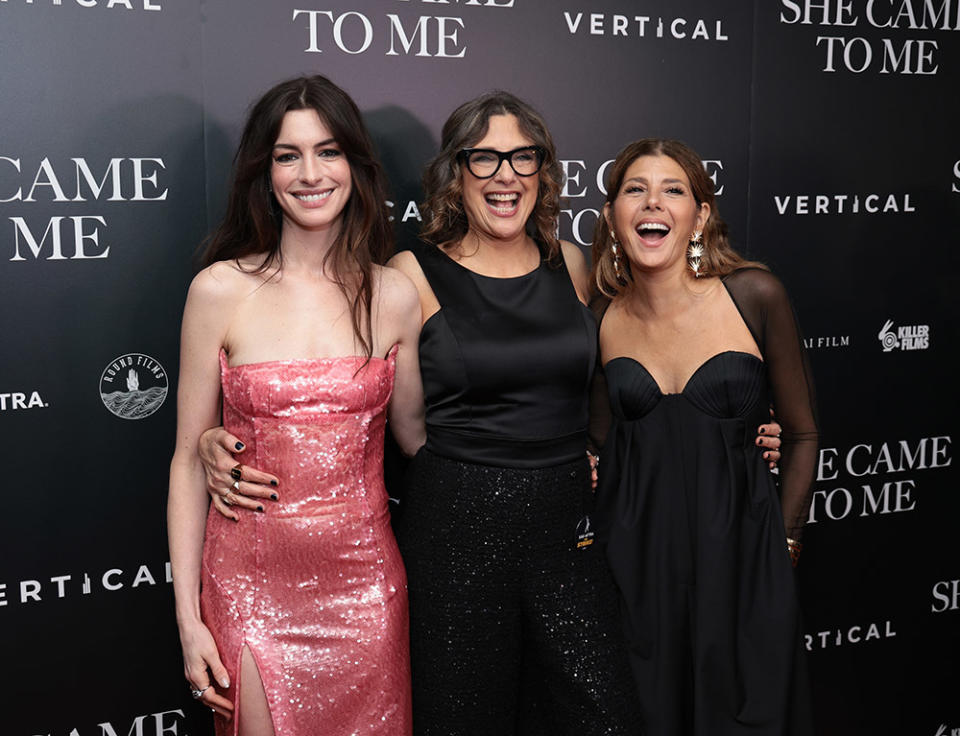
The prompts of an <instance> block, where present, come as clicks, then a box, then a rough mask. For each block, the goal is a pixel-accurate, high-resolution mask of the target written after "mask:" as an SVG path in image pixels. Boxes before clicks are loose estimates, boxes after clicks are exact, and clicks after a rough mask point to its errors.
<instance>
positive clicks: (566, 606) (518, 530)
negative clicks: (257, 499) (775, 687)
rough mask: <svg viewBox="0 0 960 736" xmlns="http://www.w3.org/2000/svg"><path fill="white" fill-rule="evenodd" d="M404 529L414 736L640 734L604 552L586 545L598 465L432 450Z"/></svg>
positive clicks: (411, 480)
mask: <svg viewBox="0 0 960 736" xmlns="http://www.w3.org/2000/svg"><path fill="white" fill-rule="evenodd" d="M407 480H408V482H407V484H406V485H407V487H406V491H405V494H404V499H403V502H402V510H401V513H400V514H399V515H398V518H397V520H396V522H395V524H396V529H397V537H398V542H399V543H400V549H401V553H402V555H403V559H404V563H405V564H406V568H407V578H408V584H409V594H410V629H411V631H410V635H411V646H410V649H411V658H412V677H413V727H414V733H415V734H416V736H471V735H472V734H476V735H477V736H492V735H494V734H496V735H497V736H511V735H512V734H515V735H516V736H532V735H534V734H549V735H550V736H563V735H565V734H569V735H570V736H573V735H574V734H576V736H600V735H601V734H602V735H603V736H627V735H629V736H635V735H636V734H639V733H640V716H639V704H638V702H637V694H636V690H635V687H634V684H633V678H632V676H631V673H630V666H629V662H628V659H627V654H626V650H625V645H624V642H623V634H622V630H621V628H620V621H619V612H618V601H617V594H616V591H615V588H614V586H613V581H612V579H611V577H610V573H609V570H608V568H607V564H606V561H605V559H604V556H603V551H602V550H601V549H599V548H598V545H596V544H595V545H593V546H591V547H588V548H586V549H580V550H578V549H576V538H577V525H578V522H579V521H580V520H581V519H582V518H583V517H584V515H586V514H587V513H588V512H589V503H590V499H591V497H592V496H591V493H590V488H589V466H588V465H587V462H586V457H584V459H583V461H577V462H572V463H567V464H564V465H558V466H554V467H549V468H536V469H531V470H528V469H523V470H519V469H514V468H499V467H491V466H485V465H474V464H470V463H464V462H460V461H457V460H451V459H448V458H444V457H440V456H438V455H435V454H433V453H431V452H430V451H428V450H426V449H423V450H421V451H420V452H419V454H418V455H417V457H416V458H415V459H414V460H413V462H412V464H411V467H410V469H409V472H408V476H407Z"/></svg>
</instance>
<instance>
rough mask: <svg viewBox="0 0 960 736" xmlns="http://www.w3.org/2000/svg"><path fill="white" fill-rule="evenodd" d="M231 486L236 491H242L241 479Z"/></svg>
mask: <svg viewBox="0 0 960 736" xmlns="http://www.w3.org/2000/svg"><path fill="white" fill-rule="evenodd" d="M230 487H231V488H232V489H233V492H234V493H240V481H238V480H235V481H233V484H232V485H231V486H230ZM227 493H230V491H227Z"/></svg>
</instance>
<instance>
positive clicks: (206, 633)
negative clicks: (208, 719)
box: [180, 621, 233, 719]
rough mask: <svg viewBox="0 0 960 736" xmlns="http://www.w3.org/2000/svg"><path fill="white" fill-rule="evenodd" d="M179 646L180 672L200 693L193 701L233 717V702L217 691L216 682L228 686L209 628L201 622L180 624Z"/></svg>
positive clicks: (220, 713)
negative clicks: (181, 652) (181, 650)
mask: <svg viewBox="0 0 960 736" xmlns="http://www.w3.org/2000/svg"><path fill="white" fill-rule="evenodd" d="M180 646H181V647H183V674H184V675H185V676H186V678H187V684H188V685H189V686H190V688H191V689H192V690H194V691H199V692H201V694H200V696H199V697H197V698H196V700H198V701H200V702H201V703H203V704H204V705H205V706H207V707H208V708H211V709H212V710H213V711H214V712H216V713H217V714H219V715H221V716H223V717H224V718H228V719H229V718H232V717H233V703H232V702H231V701H230V700H228V699H227V698H225V697H223V696H222V695H219V694H218V693H217V688H216V685H214V683H213V681H211V677H212V679H213V680H214V681H216V684H217V685H219V686H220V687H222V688H224V689H226V688H228V687H230V677H229V675H228V674H227V668H226V667H224V666H223V662H221V661H220V653H219V652H218V651H217V644H216V642H215V641H214V640H213V635H212V634H211V633H210V629H208V628H207V627H206V626H204V625H203V623H202V622H201V621H196V622H193V623H190V624H185V623H181V624H180Z"/></svg>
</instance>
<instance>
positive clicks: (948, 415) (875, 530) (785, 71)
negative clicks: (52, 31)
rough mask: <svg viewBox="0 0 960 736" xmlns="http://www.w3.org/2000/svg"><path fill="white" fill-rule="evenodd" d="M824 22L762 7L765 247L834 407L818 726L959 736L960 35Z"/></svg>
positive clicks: (816, 512)
mask: <svg viewBox="0 0 960 736" xmlns="http://www.w3.org/2000/svg"><path fill="white" fill-rule="evenodd" d="M809 5H812V4H810V3H803V2H799V3H795V2H786V1H784V2H780V3H758V4H757V31H756V59H757V63H756V66H755V74H754V95H753V101H754V106H753V118H752V139H751V148H752V157H751V169H750V182H751V197H750V245H751V251H752V253H753V254H754V255H755V256H757V257H760V258H762V259H764V260H766V261H767V262H768V263H769V264H770V265H771V266H772V267H773V268H774V270H775V271H776V272H777V273H778V275H779V276H780V277H781V278H782V279H783V280H784V281H785V282H786V284H787V287H788V288H789V290H790V293H791V294H792V296H793V298H794V302H795V305H796V307H797V310H798V312H799V315H800V319H801V323H802V325H803V328H804V332H805V334H806V336H807V338H808V341H809V346H810V357H811V361H812V363H813V367H814V371H815V375H816V380H817V388H818V392H819V399H820V401H819V404H820V414H821V420H822V421H821V424H822V429H823V437H822V448H823V449H822V450H821V469H820V473H819V475H818V479H817V484H816V488H817V493H816V496H815V498H814V506H813V509H812V519H811V520H812V521H814V522H815V523H813V524H811V525H810V526H808V532H807V540H806V541H807V551H806V552H805V559H804V561H803V564H802V566H801V570H800V573H801V574H800V577H801V583H802V600H803V603H804V608H805V615H806V629H807V632H808V636H809V637H810V638H809V640H808V641H809V643H810V649H811V652H810V662H811V669H812V673H813V677H814V684H815V694H816V700H815V703H816V711H817V716H818V718H817V721H818V724H819V726H820V732H821V733H823V734H840V733H864V734H867V733H885V734H895V733H931V734H935V733H950V732H951V730H952V729H955V728H957V727H958V726H960V705H958V703H960V700H958V698H957V697H956V691H957V684H958V679H957V676H956V668H955V667H954V666H953V665H952V664H951V661H952V660H954V659H955V657H956V654H957V652H958V649H960V647H958V643H960V639H958V629H960V618H958V614H957V607H956V605H955V600H954V598H953V596H952V590H953V587H952V586H953V583H951V582H950V581H953V580H956V578H957V577H958V576H960V564H958V559H960V557H958V555H957V554H956V551H955V550H954V549H952V542H951V536H952V535H951V531H950V530H951V528H952V527H953V526H954V522H953V520H954V519H955V518H956V514H957V512H958V510H960V504H958V500H957V496H956V471H955V470H954V468H953V465H952V459H953V452H954V451H953V446H952V435H953V429H954V426H953V425H954V422H953V419H954V413H955V412H954V410H953V408H952V407H955V406H956V405H957V391H956V387H955V383H954V381H953V380H951V375H952V374H953V373H954V372H955V371H954V368H953V366H952V362H953V361H952V359H951V356H953V355H955V347H954V346H955V345H956V340H957V327H956V319H955V314H956V308H955V306H954V304H955V301H954V297H953V295H954V294H955V293H956V287H957V263H958V261H957V256H956V249H955V247H953V246H952V245H951V244H952V243H955V242H956V236H955V235H952V234H948V232H950V231H952V229H953V228H952V226H951V225H949V224H948V223H953V222H955V221H956V220H957V216H958V215H960V197H958V195H957V193H955V192H952V191H951V189H952V185H953V184H955V177H954V172H953V168H954V166H955V162H956V160H957V158H958V157H960V149H958V147H957V145H956V142H955V139H956V135H955V130H956V124H955V119H956V116H957V113H958V112H960V103H958V99H957V97H956V95H954V94H950V95H945V90H947V89H948V88H951V87H952V86H953V85H955V81H956V79H957V75H958V72H960V58H958V54H957V50H958V46H957V42H956V40H955V35H956V34H955V33H952V32H951V31H944V30H942V29H941V28H942V25H943V18H944V16H943V15H941V16H940V18H941V20H940V22H939V23H936V24H933V23H931V22H930V20H931V19H930V18H927V19H926V20H924V17H923V8H921V6H922V5H923V4H922V3H917V2H914V3H912V4H911V3H899V2H898V3H880V2H875V3H869V4H868V3H866V2H859V1H858V2H849V3H821V4H820V5H825V6H828V7H827V9H826V13H825V12H824V10H823V9H822V8H820V9H818V8H815V7H809V8H808V6H809ZM927 5H929V6H930V8H934V9H936V8H945V7H947V6H949V4H944V3H930V4H927ZM841 6H843V7H841ZM904 6H911V8H907V9H904ZM910 11H914V15H913V21H914V22H912V23H911V20H910V15H909V13H910ZM899 13H903V14H902V15H899ZM838 14H839V15H838ZM948 16H949V18H952V20H949V21H948V25H949V27H951V28H952V29H954V30H956V26H957V23H956V20H957V19H956V17H955V16H956V8H955V7H952V8H951V9H949V11H948ZM888 23H890V24H892V25H890V26H889V27H887V24H888ZM877 25H880V26H885V27H882V28H878V27H875V26H877ZM911 25H912V26H914V28H910V26H911ZM924 25H926V28H923V27H922V26H924ZM933 25H936V26H937V28H936V29H934V28H933V27H931V26H933ZM894 26H897V27H894ZM818 39H819V40H818ZM830 39H834V40H830ZM921 43H922V44H923V46H922V48H923V54H924V58H923V59H921V58H920V57H918V49H920V48H921V46H920V44H921ZM932 44H936V45H937V48H936V49H933V45H932ZM831 46H832V47H833V55H832V57H831V56H830V47H831ZM841 49H842V50H841ZM867 49H869V51H868V50H867ZM886 49H893V54H894V57H893V58H891V57H890V56H889V55H888V54H889V52H888V51H886ZM928 51H929V52H930V53H932V57H931V59H929V60H927V59H926V54H927V52H928ZM901 54H902V56H901ZM868 58H869V59H870V63H869V64H868V63H867V60H868ZM908 59H909V60H908ZM898 60H899V61H898ZM861 69H862V71H860V70H861ZM934 69H936V73H927V72H931V71H933V70H934ZM884 70H886V71H884ZM948 407H951V408H950V409H949V410H948ZM871 627H873V628H871ZM891 704H897V707H892V705H891ZM941 727H943V728H944V729H945V730H939V731H938V729H940V728H941Z"/></svg>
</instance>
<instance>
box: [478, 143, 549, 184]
mask: <svg viewBox="0 0 960 736" xmlns="http://www.w3.org/2000/svg"><path fill="white" fill-rule="evenodd" d="M503 158H505V156H502V155H501V156H498V155H497V154H496V153H495V152H493V151H474V152H472V153H471V154H470V156H469V158H468V159H467V165H468V166H469V167H470V171H471V172H473V175H474V176H478V177H480V178H487V177H490V176H493V175H494V174H495V173H496V172H497V170H498V169H499V168H500V164H501V162H502V161H503ZM508 160H509V161H510V166H512V167H513V170H514V171H515V172H516V173H517V174H519V175H520V176H531V175H533V174H536V173H537V171H539V170H540V156H539V154H538V153H537V151H536V150H535V149H533V148H521V149H520V150H518V151H512V152H511V153H510V156H509V159H508Z"/></svg>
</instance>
